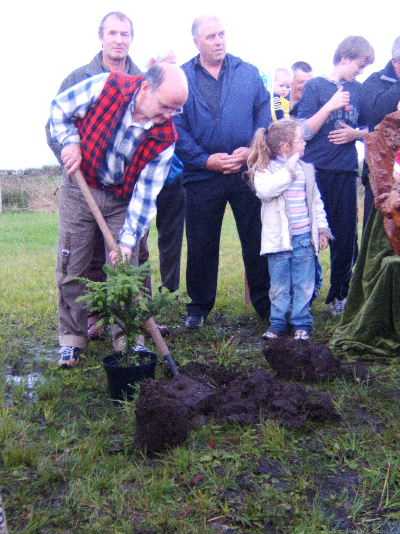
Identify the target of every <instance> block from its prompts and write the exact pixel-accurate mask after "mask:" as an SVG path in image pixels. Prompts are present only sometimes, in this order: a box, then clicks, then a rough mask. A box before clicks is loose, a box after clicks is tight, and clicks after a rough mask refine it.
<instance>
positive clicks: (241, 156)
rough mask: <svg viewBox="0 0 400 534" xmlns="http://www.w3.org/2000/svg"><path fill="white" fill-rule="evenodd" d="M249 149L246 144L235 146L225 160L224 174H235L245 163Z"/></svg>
mask: <svg viewBox="0 0 400 534" xmlns="http://www.w3.org/2000/svg"><path fill="white" fill-rule="evenodd" d="M249 152H250V149H249V148H248V147H247V146H240V147H239V148H236V150H234V151H233V152H232V154H231V155H230V156H229V159H228V160H226V162H225V168H224V171H223V173H224V174H236V173H238V172H240V169H241V168H242V167H243V165H245V164H246V163H247V158H248V156H249Z"/></svg>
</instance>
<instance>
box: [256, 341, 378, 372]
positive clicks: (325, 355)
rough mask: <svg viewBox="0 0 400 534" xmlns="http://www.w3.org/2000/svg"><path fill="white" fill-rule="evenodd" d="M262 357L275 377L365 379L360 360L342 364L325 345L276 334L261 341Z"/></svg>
mask: <svg viewBox="0 0 400 534" xmlns="http://www.w3.org/2000/svg"><path fill="white" fill-rule="evenodd" d="M263 352H264V355H265V358H266V360H267V362H268V363H269V365H270V366H271V367H272V369H273V370H274V371H275V373H276V375H277V377H278V378H281V379H283V380H299V381H302V382H320V381H323V380H329V379H334V378H337V377H344V378H350V379H354V380H355V381H361V380H367V379H368V378H369V373H368V369H367V367H366V366H365V365H363V364H362V363H360V362H358V363H342V362H341V361H340V360H339V359H338V358H336V357H335V356H334V355H333V354H332V352H331V351H330V350H329V348H328V347H327V346H326V345H322V344H318V343H313V342H312V341H296V340H294V339H292V338H289V337H279V338H277V339H271V340H268V341H266V342H265V344H264V348H263Z"/></svg>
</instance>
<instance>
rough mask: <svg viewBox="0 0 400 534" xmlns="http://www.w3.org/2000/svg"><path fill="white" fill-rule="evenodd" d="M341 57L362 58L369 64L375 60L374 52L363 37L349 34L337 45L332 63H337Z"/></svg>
mask: <svg viewBox="0 0 400 534" xmlns="http://www.w3.org/2000/svg"><path fill="white" fill-rule="evenodd" d="M342 59H364V60H365V64H366V65H370V64H371V63H373V62H374V60H375V53H374V49H373V48H372V46H371V45H370V44H369V42H368V41H367V40H366V39H365V37H361V36H359V35H351V36H350V37H346V39H344V40H343V41H342V42H341V43H340V44H339V46H338V47H337V49H336V51H335V54H334V56H333V64H334V65H338V64H339V63H340V61H341V60H342Z"/></svg>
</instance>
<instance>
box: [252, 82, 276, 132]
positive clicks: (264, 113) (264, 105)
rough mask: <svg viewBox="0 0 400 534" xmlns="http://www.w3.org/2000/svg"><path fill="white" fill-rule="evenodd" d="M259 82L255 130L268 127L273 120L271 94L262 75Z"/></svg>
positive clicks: (256, 98) (255, 108) (255, 101)
mask: <svg viewBox="0 0 400 534" xmlns="http://www.w3.org/2000/svg"><path fill="white" fill-rule="evenodd" d="M257 84H258V86H257V92H256V97H255V100H254V131H256V130H258V128H268V126H269V125H270V124H271V122H272V117H271V95H270V94H269V92H268V91H267V90H266V88H265V85H264V82H263V81H262V78H261V76H258V80H257Z"/></svg>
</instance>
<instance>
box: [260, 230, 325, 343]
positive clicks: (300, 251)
mask: <svg viewBox="0 0 400 534" xmlns="http://www.w3.org/2000/svg"><path fill="white" fill-rule="evenodd" d="M292 246H293V250H291V251H287V252H276V253H274V254H268V269H269V274H270V278H271V287H270V290H269V298H270V300H271V319H270V325H271V326H270V327H271V330H273V331H274V332H276V333H278V334H283V333H285V332H286V331H287V329H288V326H289V325H290V326H292V327H293V328H295V329H296V330H307V331H308V332H310V331H311V329H312V324H313V318H312V315H311V309H310V304H311V300H312V297H313V293H314V287H315V262H316V256H315V250H314V247H313V244H312V241H311V233H306V234H302V235H295V236H293V237H292Z"/></svg>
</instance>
